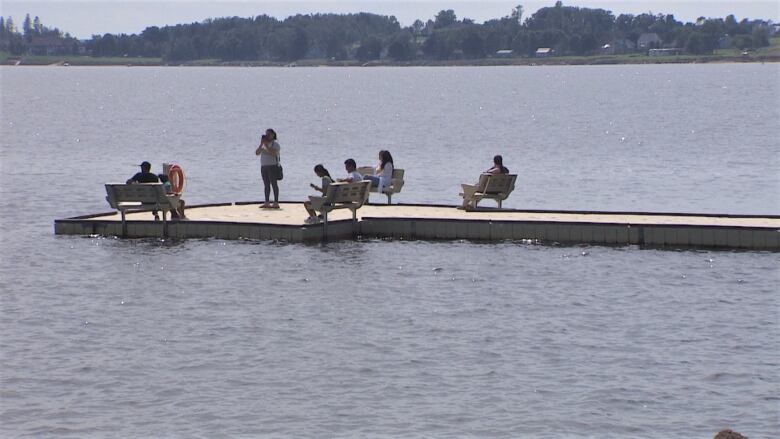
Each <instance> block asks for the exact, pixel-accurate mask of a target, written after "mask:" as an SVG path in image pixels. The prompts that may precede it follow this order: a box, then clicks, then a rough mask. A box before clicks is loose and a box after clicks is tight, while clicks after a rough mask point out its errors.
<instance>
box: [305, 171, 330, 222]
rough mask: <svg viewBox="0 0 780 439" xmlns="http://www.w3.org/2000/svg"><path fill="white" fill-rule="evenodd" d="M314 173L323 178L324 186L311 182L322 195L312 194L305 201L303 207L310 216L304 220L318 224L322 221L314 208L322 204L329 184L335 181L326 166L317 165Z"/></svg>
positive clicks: (312, 186)
mask: <svg viewBox="0 0 780 439" xmlns="http://www.w3.org/2000/svg"><path fill="white" fill-rule="evenodd" d="M314 173H315V174H316V175H317V177H320V178H321V179H322V186H317V185H316V184H310V185H309V186H311V188H312V189H314V190H315V191H317V192H320V193H322V196H310V197H309V201H304V202H303V207H304V208H305V209H306V212H308V213H309V217H308V218H306V220H305V221H304V222H305V223H306V224H316V223H318V222H319V221H320V219H319V217H318V216H317V212H316V211H315V210H314V208H315V207H320V206H322V200H323V199H324V196H325V194H326V193H327V192H328V186H330V184H331V183H333V177H331V176H330V172H328V170H327V169H325V166H322V165H317V166H315V167H314Z"/></svg>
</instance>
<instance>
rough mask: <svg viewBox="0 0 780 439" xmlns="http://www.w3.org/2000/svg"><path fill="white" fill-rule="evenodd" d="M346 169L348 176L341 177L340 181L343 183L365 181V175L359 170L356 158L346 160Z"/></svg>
mask: <svg viewBox="0 0 780 439" xmlns="http://www.w3.org/2000/svg"><path fill="white" fill-rule="evenodd" d="M344 169H346V170H347V176H346V177H345V178H339V179H338V181H340V182H343V183H357V182H359V181H363V176H362V175H360V172H358V171H357V163H355V160H354V159H347V160H345V161H344Z"/></svg>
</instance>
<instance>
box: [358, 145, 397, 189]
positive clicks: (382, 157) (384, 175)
mask: <svg viewBox="0 0 780 439" xmlns="http://www.w3.org/2000/svg"><path fill="white" fill-rule="evenodd" d="M393 169H394V166H393V156H392V155H390V151H386V150H384V149H383V150H381V151H379V165H377V167H376V169H375V175H364V176H363V180H371V187H385V186H390V182H391V181H392V179H393Z"/></svg>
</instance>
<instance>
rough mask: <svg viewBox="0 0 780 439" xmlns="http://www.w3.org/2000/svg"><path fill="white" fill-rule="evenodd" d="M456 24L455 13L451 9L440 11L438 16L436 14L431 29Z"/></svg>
mask: <svg viewBox="0 0 780 439" xmlns="http://www.w3.org/2000/svg"><path fill="white" fill-rule="evenodd" d="M457 22H458V17H457V16H455V11H453V10H452V9H447V10H446V11H445V10H441V11H439V13H438V14H436V19H435V20H434V22H433V28H434V29H441V28H444V27H447V26H452V25H453V24H455V23H457Z"/></svg>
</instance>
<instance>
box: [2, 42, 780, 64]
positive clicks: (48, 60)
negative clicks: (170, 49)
mask: <svg viewBox="0 0 780 439" xmlns="http://www.w3.org/2000/svg"><path fill="white" fill-rule="evenodd" d="M712 62H780V36H775V37H772V38H771V39H770V45H769V46H768V47H762V48H759V49H754V50H749V51H747V52H743V51H742V50H739V49H719V50H716V51H715V52H713V53H712V54H710V55H689V54H685V55H672V56H654V57H651V56H648V55H647V54H641V53H630V54H620V55H592V56H553V57H549V58H529V57H509V58H481V59H451V60H413V61H392V60H374V61H368V62H362V61H357V60H344V61H334V60H328V59H303V60H298V61H294V62H276V61H223V60H220V59H200V60H193V61H182V62H170V61H169V62H164V61H163V60H162V58H130V57H113V58H111V57H91V56H68V57H63V56H11V55H9V54H8V53H7V52H0V64H5V65H15V64H17V63H18V64H19V65H37V66H52V65H60V66H61V65H66V64H67V65H71V66H209V67H211V66H213V67H216V66H220V67H222V66H225V67H230V66H236V67H279V66H288V67H319V66H333V67H359V66H364V67H372V66H394V67H395V66H397V67H404V66H537V65H610V64H669V63H676V64H693V63H712Z"/></svg>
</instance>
